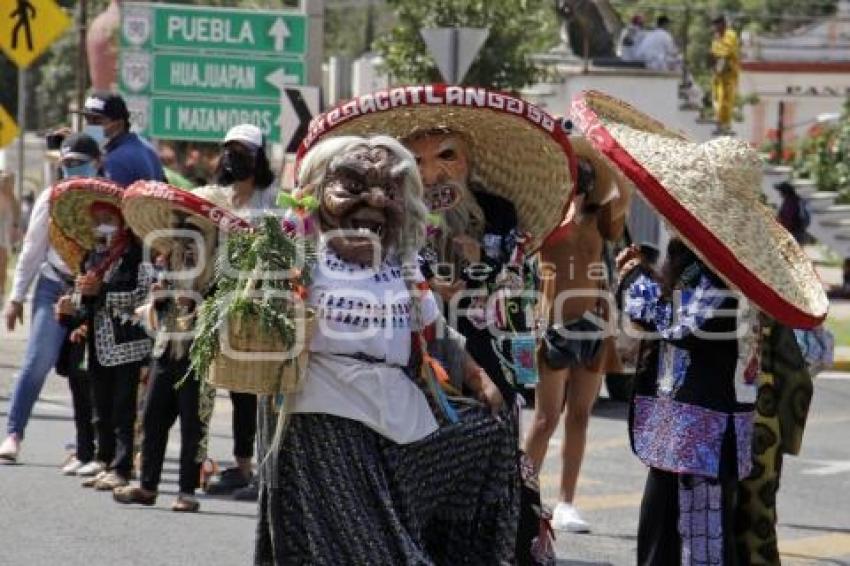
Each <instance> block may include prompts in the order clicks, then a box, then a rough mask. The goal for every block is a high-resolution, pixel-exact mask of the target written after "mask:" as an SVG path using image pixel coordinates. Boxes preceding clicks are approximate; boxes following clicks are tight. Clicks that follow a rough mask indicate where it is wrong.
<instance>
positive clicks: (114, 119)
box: [81, 91, 165, 187]
mask: <svg viewBox="0 0 850 566" xmlns="http://www.w3.org/2000/svg"><path fill="white" fill-rule="evenodd" d="M81 114H82V115H83V116H84V117H85V119H86V126H85V128H83V132H85V133H86V134H88V135H89V136H91V137H92V138H94V139H95V140H97V141H98V143H99V144H100V145H101V147H102V148H103V149H104V152H105V157H104V161H103V169H104V172H105V174H106V177H107V178H109V179H111V180H112V181H115V182H116V183H118V184H119V185H122V186H125V187H126V186H129V185H131V184H132V183H135V182H136V181H139V180H148V181H165V173H164V171H163V169H162V163H160V161H159V156H158V155H157V153H156V150H154V148H153V147H152V146H151V145H150V143H148V142H147V141H146V140H144V139H142V138H140V137H139V136H137V135H136V134H134V133H133V132H131V131H130V112H129V111H128V110H127V104H126V103H125V102H124V99H123V98H121V95H119V94H115V93H112V92H102V91H101V92H94V93H92V94H91V95H90V96H89V97H88V98H87V99H86V104H85V107H84V109H83V110H82V112H81Z"/></svg>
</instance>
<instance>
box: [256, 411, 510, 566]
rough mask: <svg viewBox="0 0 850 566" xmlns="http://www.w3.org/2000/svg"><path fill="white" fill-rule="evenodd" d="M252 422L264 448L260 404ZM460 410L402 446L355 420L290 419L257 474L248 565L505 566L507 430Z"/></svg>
mask: <svg viewBox="0 0 850 566" xmlns="http://www.w3.org/2000/svg"><path fill="white" fill-rule="evenodd" d="M260 413H261V423H260V429H261V430H260V439H261V443H262V444H265V446H269V444H268V443H267V442H268V441H269V440H270V436H271V434H272V431H273V426H270V425H272V424H273V423H271V422H270V421H271V420H272V419H270V418H269V416H270V414H271V411H269V407H268V402H266V403H261V410H260ZM460 413H461V420H460V422H458V423H456V424H451V425H446V426H443V427H441V428H440V429H439V430H437V431H436V432H435V433H433V434H431V435H430V436H428V437H426V438H424V439H423V440H420V441H418V442H415V443H411V444H406V445H399V444H395V443H393V442H391V441H389V440H387V439H386V438H384V437H383V436H381V435H380V434H378V433H376V432H374V431H372V430H371V429H369V428H368V427H366V426H364V425H363V424H361V423H359V422H357V421H353V420H349V419H344V418H340V417H335V416H332V415H324V414H295V415H292V417H291V420H290V422H289V425H288V428H287V429H286V433H285V435H284V437H283V440H282V441H281V443H280V444H281V445H280V447H279V449H277V450H276V451H274V452H273V453H272V454H271V455H270V456H269V458H268V459H267V460H266V461H265V463H264V466H263V468H262V471H261V482H260V518H259V524H258V534H257V544H256V554H255V564H257V565H266V564H310V565H333V566H343V565H347V564H352V565H360V564H369V565H374V566H380V565H388V566H389V565H392V566H395V565H402V564H403V565H437V564H470V565H474V564H481V565H488V566H494V565H499V564H511V563H513V557H514V545H515V542H516V521H517V516H518V493H519V491H518V490H519V483H518V467H517V462H518V460H517V445H516V423H515V421H514V420H513V419H512V418H510V417H508V416H504V417H502V418H499V419H497V418H494V417H493V416H492V415H491V414H490V412H489V411H488V410H486V409H483V408H480V407H470V408H466V409H464V410H462V411H460ZM261 453H262V451H261ZM261 457H262V456H261Z"/></svg>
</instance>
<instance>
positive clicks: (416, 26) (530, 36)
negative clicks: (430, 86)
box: [375, 0, 558, 91]
mask: <svg viewBox="0 0 850 566" xmlns="http://www.w3.org/2000/svg"><path fill="white" fill-rule="evenodd" d="M387 4H388V5H389V6H390V7H391V8H394V9H395V11H396V17H397V24H396V25H395V27H394V28H393V29H392V31H391V32H390V33H389V34H388V35H386V36H385V37H383V38H381V39H379V40H378V41H377V42H376V45H375V47H376V49H377V51H378V52H379V53H380V54H381V55H382V56H383V58H384V61H385V64H386V67H387V70H388V71H389V73H390V75H391V77H392V80H393V82H395V83H407V84H411V83H423V82H439V81H440V80H441V79H440V74H439V72H438V70H437V68H436V66H435V65H434V61H433V59H432V58H431V56H430V55H429V54H428V50H427V48H426V46H425V43H424V42H423V41H422V39H421V37H420V35H419V30H420V29H422V28H426V27H445V26H466V27H486V28H489V30H490V34H489V36H488V38H487V41H486V43H485V44H484V47H483V48H482V49H481V52H480V53H479V54H478V57H477V58H476V60H475V62H474V63H473V65H472V68H471V69H470V71H469V74H467V76H466V79H465V80H464V83H466V84H474V85H479V86H484V87H489V88H493V89H500V90H506V91H517V90H519V89H521V88H522V87H524V86H526V85H528V84H531V83H533V82H535V81H536V80H537V79H538V78H539V77H540V75H541V70H540V68H539V67H538V66H537V65H536V64H535V63H534V62H532V61H531V59H530V55H532V54H534V53H539V52H541V51H543V50H545V49H546V48H547V47H550V46H551V45H553V44H555V43H557V26H558V20H557V17H556V16H555V13H554V10H553V9H552V4H551V2H550V1H548V0H500V1H498V2H493V1H487V0H432V1H430V2H423V1H422V0H388V2H387Z"/></svg>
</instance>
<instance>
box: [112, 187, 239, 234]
mask: <svg viewBox="0 0 850 566" xmlns="http://www.w3.org/2000/svg"><path fill="white" fill-rule="evenodd" d="M121 208H122V210H123V212H124V219H125V220H126V222H127V224H128V225H129V226H130V228H131V229H132V230H133V232H135V233H136V235H137V236H138V237H139V238H142V239H143V240H144V239H145V238H146V237H147V236H148V235H150V234H151V233H152V232H154V231H165V230H171V229H174V228H177V227H180V226H182V225H183V224H184V223H185V222H186V221H187V220H188V221H189V222H191V223H192V224H194V225H196V226H198V227H200V228H202V229H204V231H213V230H216V229H219V230H222V231H225V232H228V231H238V230H248V229H250V227H251V225H250V224H249V223H248V222H247V221H245V220H242V219H241V218H239V217H238V216H236V215H235V214H233V213H232V212H230V211H229V210H227V200H226V195H225V193H224V191H223V190H222V189H221V188H220V187H215V186H211V187H202V188H200V189H197V190H195V191H193V192H189V191H186V190H183V189H178V188H175V187H172V186H171V185H168V184H166V183H161V182H158V181H137V182H135V183H133V184H132V185H130V186H129V187H128V188H127V190H126V191H125V192H124V198H123V200H122V203H121ZM168 240H169V238H168V236H167V233H166V232H163V237H157V238H154V239H153V240H152V242H151V243H152V244H153V245H154V246H156V247H158V248H160V249H161V250H162V249H163V248H165V247H167V242H168Z"/></svg>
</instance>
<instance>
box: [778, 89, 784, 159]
mask: <svg viewBox="0 0 850 566" xmlns="http://www.w3.org/2000/svg"><path fill="white" fill-rule="evenodd" d="M784 118H785V101H784V100H780V101H779V115H778V116H777V122H776V162H777V163H782V145H783V139H782V138H783V137H784V136H783V134H784V131H783V130H784V129H785V126H784V122H785V119H784Z"/></svg>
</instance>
